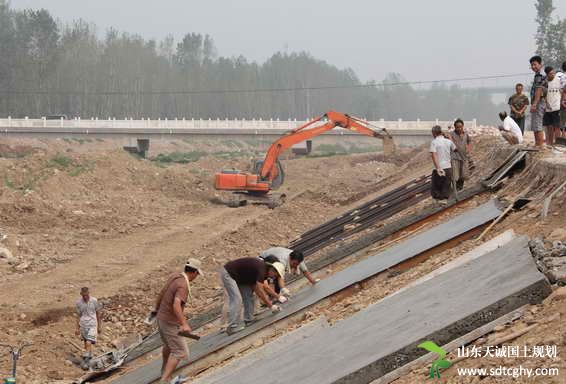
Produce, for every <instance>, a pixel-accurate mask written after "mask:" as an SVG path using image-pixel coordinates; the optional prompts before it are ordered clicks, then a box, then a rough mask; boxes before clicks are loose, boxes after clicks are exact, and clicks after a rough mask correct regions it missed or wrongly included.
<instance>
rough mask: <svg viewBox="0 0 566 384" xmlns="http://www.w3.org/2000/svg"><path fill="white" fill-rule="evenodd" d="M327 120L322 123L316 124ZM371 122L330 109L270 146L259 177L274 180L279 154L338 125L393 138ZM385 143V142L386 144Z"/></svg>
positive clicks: (359, 131) (263, 179)
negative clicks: (377, 128) (379, 130)
mask: <svg viewBox="0 0 566 384" xmlns="http://www.w3.org/2000/svg"><path fill="white" fill-rule="evenodd" d="M321 121H326V122H325V123H324V124H322V125H317V126H314V127H313V125H314V124H316V123H318V122H321ZM368 125H369V123H367V122H365V121H363V120H361V119H358V118H356V117H352V116H349V115H346V114H343V113H339V112H335V111H330V112H327V113H326V114H325V115H323V116H320V117H318V118H316V119H314V120H312V121H309V122H308V123H306V124H304V125H302V126H300V127H298V128H295V129H294V130H292V131H291V132H289V133H288V134H286V135H285V136H282V137H280V138H279V139H278V140H277V141H276V142H274V143H273V144H272V145H271V147H269V149H268V151H267V153H266V155H265V160H264V161H263V165H262V167H261V169H260V172H259V175H258V176H259V178H260V180H262V181H273V180H274V179H275V178H276V177H277V175H278V168H277V159H278V158H279V155H280V154H282V153H283V152H285V151H286V150H287V149H289V148H290V147H292V146H293V145H295V144H297V143H300V142H302V141H304V140H308V139H310V138H312V137H315V136H318V135H322V134H323V133H324V132H326V131H330V130H331V129H334V128H336V127H339V128H344V129H348V130H350V131H355V132H358V133H360V134H362V135H367V136H371V137H378V138H381V139H384V140H387V139H388V140H389V141H390V140H391V136H390V135H389V133H388V132H387V131H386V130H385V129H382V132H377V131H374V130H373V129H371V128H368V127H367V126H368ZM384 145H385V144H384Z"/></svg>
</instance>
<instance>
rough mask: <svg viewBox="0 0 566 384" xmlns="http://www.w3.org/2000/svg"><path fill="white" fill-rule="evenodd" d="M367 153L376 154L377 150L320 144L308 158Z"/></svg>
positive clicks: (373, 148)
mask: <svg viewBox="0 0 566 384" xmlns="http://www.w3.org/2000/svg"><path fill="white" fill-rule="evenodd" d="M369 152H377V149H376V148H375V147H357V146H355V145H352V146H350V147H349V148H346V147H345V146H343V145H341V144H321V145H319V146H318V147H316V150H315V151H314V152H313V153H311V154H309V155H308V157H330V156H340V155H349V154H353V153H369Z"/></svg>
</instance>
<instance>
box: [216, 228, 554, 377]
mask: <svg viewBox="0 0 566 384" xmlns="http://www.w3.org/2000/svg"><path fill="white" fill-rule="evenodd" d="M550 292H551V288H550V285H549V283H548V282H547V280H546V279H545V277H544V276H543V275H542V274H541V273H540V272H539V271H538V270H537V268H536V265H535V263H534V261H533V259H532V256H531V254H530V251H529V249H528V244H527V238H525V237H521V238H517V239H514V240H512V241H511V242H510V243H509V244H508V245H506V246H504V247H502V248H499V249H497V250H494V251H492V252H490V253H487V254H485V255H483V256H481V257H479V258H477V259H473V260H471V261H469V262H468V263H466V264H464V265H461V266H459V267H456V268H454V269H453V270H451V271H448V272H445V273H443V274H441V275H438V276H436V277H435V278H433V279H430V280H427V281H424V282H422V283H421V284H419V285H418V286H415V287H413V288H411V289H408V290H405V291H403V292H401V293H399V294H397V295H394V296H391V297H389V298H386V299H384V300H382V301H380V302H379V303H376V304H374V305H372V306H370V307H368V308H367V309H366V310H364V311H361V312H359V313H358V314H356V315H354V316H352V317H350V318H348V319H346V320H343V321H341V322H338V323H337V324H336V325H334V326H333V327H331V328H328V329H326V330H323V331H321V332H319V333H318V334H317V335H315V336H313V337H311V338H309V339H307V340H304V341H301V342H299V343H297V344H295V345H294V346H293V348H292V349H290V350H287V352H286V353H280V354H279V355H278V356H277V359H271V360H267V359H266V360H262V361H261V362H258V363H257V364H256V365H255V366H254V367H253V368H251V369H248V370H246V371H243V372H237V374H234V375H232V376H230V377H225V378H224V381H223V382H224V383H225V382H229V383H231V384H244V383H245V384H248V383H255V382H265V379H266V378H269V383H271V384H296V383H301V384H325V383H349V384H356V383H369V382H371V381H372V380H374V379H377V378H379V377H381V376H383V375H385V374H386V373H388V372H391V371H393V370H395V369H396V368H398V367H400V366H403V365H405V364H407V363H408V362H410V361H412V360H414V359H416V358H418V357H420V356H422V355H424V354H425V353H426V351H424V350H422V349H418V348H417V345H418V344H419V343H421V342H423V341H425V340H433V341H434V342H436V343H437V344H438V345H444V344H446V343H448V342H450V341H451V340H454V339H456V338H458V337H461V336H463V335H465V334H466V333H468V332H470V331H472V330H473V329H475V328H478V327H481V326H482V325H484V324H487V323H489V322H491V321H493V320H495V319H497V318H498V317H501V316H502V315H504V314H506V313H509V312H511V311H513V310H515V309H517V308H519V307H521V306H523V305H525V304H535V303H539V302H541V301H542V300H543V299H544V298H545V297H546V296H548V295H549V294H550ZM297 354H300V357H298V356H297ZM298 362H300V363H298ZM298 364H300V367H299V366H298ZM425 380H426V377H423V381H425ZM213 383H219V382H213ZM213 383H211V384H213Z"/></svg>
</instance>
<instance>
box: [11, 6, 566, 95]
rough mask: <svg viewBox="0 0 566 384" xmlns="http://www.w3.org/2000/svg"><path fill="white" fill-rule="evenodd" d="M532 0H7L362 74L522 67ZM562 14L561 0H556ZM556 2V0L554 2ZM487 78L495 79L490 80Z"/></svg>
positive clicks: (431, 74) (227, 50)
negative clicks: (303, 55)
mask: <svg viewBox="0 0 566 384" xmlns="http://www.w3.org/2000/svg"><path fill="white" fill-rule="evenodd" d="M534 2H535V1H534V0H474V1H463V0H427V1H425V0H396V1H391V0H389V1H384V0H352V1H329V0H285V1H273V0H239V1H237V0H201V1H196V0H193V1H191V0H159V1H149V0H11V4H12V6H13V7H15V8H46V9H48V10H49V11H51V12H52V13H53V14H54V15H55V16H56V17H58V18H60V19H61V20H62V21H63V22H66V21H71V20H73V19H77V18H83V19H85V20H87V21H91V22H94V23H96V25H97V26H98V28H99V29H100V32H101V33H103V32H104V30H106V29H107V28H109V27H115V28H116V29H119V30H123V31H128V32H132V33H138V34H140V35H142V36H144V37H146V38H156V39H161V38H163V37H164V36H166V35H167V34H173V35H174V36H175V37H176V38H177V39H179V38H180V37H182V36H183V35H184V34H185V33H187V32H199V33H202V34H205V33H208V34H210V35H211V36H212V37H213V38H214V40H215V42H216V46H217V48H218V53H219V54H220V55H223V56H233V55H239V54H242V55H244V56H246V57H248V58H249V59H252V60H257V61H264V60H265V59H266V58H268V57H269V56H270V55H271V54H273V53H274V52H276V51H284V50H287V51H302V50H306V51H309V52H310V53H311V54H312V55H314V56H315V57H317V58H320V59H324V60H327V61H328V62H330V63H332V64H334V65H337V66H338V67H341V68H343V67H351V68H353V69H354V70H355V71H356V72H357V73H358V75H359V76H360V78H361V79H362V80H369V79H377V80H381V79H382V78H383V77H384V75H385V74H386V73H388V72H399V73H401V74H403V75H404V76H405V77H406V78H408V79H410V80H423V79H446V78H454V77H468V76H482V75H493V74H508V73H523V72H528V71H529V67H528V58H529V56H530V55H531V54H532V53H533V51H534V41H533V35H534V33H535V29H536V26H535V23H534V17H535V9H534ZM554 3H555V6H556V7H557V8H558V9H557V14H558V15H560V16H561V17H564V16H565V15H566V1H554ZM558 3H562V4H560V5H559V4H558ZM485 85H495V84H493V83H489V84H485Z"/></svg>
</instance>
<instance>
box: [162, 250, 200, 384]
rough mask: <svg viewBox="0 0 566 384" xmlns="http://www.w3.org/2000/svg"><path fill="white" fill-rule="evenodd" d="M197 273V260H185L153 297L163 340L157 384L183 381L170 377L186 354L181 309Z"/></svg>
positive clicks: (198, 264)
mask: <svg viewBox="0 0 566 384" xmlns="http://www.w3.org/2000/svg"><path fill="white" fill-rule="evenodd" d="M199 275H200V276H203V272H202V268H201V262H200V261H199V260H196V259H189V260H187V263H186V264H185V270H184V272H183V273H175V274H173V275H171V276H170V277H169V279H168V280H167V283H166V284H165V286H164V287H163V289H161V292H160V293H159V296H158V297H157V301H156V304H155V312H156V317H157V327H158V329H159V335H160V336H161V340H162V341H163V351H162V355H163V364H162V366H161V381H160V384H179V383H184V382H185V381H186V380H187V378H186V377H182V376H176V377H175V378H173V379H172V378H171V376H172V375H173V372H174V371H175V369H176V368H177V365H178V364H179V362H180V361H181V360H183V359H186V358H188V357H189V349H188V347H187V343H186V342H185V339H184V338H183V337H182V336H180V335H179V332H188V333H190V332H191V327H190V326H189V323H188V322H187V319H186V318H185V315H184V313H183V311H184V308H185V305H186V303H187V301H188V299H189V298H191V283H190V282H191V281H193V280H194V279H196V278H197V276H199Z"/></svg>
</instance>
